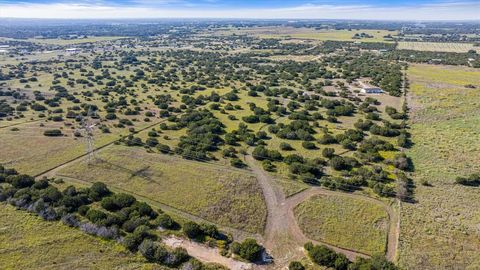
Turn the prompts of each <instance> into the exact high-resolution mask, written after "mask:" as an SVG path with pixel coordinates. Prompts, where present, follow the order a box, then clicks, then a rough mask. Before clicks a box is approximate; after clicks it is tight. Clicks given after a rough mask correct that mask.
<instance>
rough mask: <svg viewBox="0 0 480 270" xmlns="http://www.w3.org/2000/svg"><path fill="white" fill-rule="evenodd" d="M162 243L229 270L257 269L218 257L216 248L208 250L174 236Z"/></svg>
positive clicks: (203, 246)
mask: <svg viewBox="0 0 480 270" xmlns="http://www.w3.org/2000/svg"><path fill="white" fill-rule="evenodd" d="M163 243H165V244H166V245H167V246H169V247H172V248H176V247H182V248H184V249H186V250H187V252H188V254H190V255H191V256H193V257H195V258H197V259H199V260H200V261H202V262H206V263H218V264H221V265H224V266H226V267H228V268H229V269H231V270H247V269H259V268H257V267H255V266H254V265H253V264H251V263H244V262H240V261H237V260H234V259H232V258H227V257H224V256H222V255H220V252H219V250H218V249H217V248H210V247H207V246H205V245H202V244H199V243H195V242H193V241H189V240H185V239H181V238H178V237H175V236H170V237H168V238H165V239H163Z"/></svg>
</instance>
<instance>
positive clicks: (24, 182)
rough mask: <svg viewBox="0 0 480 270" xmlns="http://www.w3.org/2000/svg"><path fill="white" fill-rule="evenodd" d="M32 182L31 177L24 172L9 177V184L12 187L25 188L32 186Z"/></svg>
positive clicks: (33, 181)
mask: <svg viewBox="0 0 480 270" xmlns="http://www.w3.org/2000/svg"><path fill="white" fill-rule="evenodd" d="M34 183H35V180H34V179H33V177H31V176H29V175H26V174H20V175H15V176H12V177H11V184H12V186H13V187H14V188H26V187H30V186H32V185H33V184H34Z"/></svg>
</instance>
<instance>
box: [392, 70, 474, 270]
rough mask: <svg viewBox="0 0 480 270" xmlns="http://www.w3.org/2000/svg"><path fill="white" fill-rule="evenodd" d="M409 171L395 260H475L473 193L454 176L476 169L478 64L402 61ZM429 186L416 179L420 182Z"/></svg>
mask: <svg viewBox="0 0 480 270" xmlns="http://www.w3.org/2000/svg"><path fill="white" fill-rule="evenodd" d="M408 75H409V79H410V82H411V95H412V98H411V101H410V104H411V106H412V125H411V127H412V128H411V133H412V138H413V142H414V146H413V148H412V149H411V150H409V151H408V154H409V156H411V158H412V160H413V162H414V164H415V168H416V172H415V173H414V175H413V177H414V181H415V183H416V189H415V199H416V200H417V201H418V202H417V203H415V204H404V205H403V207H402V223H401V236H400V260H399V262H400V265H401V266H402V267H405V268H406V269H412V268H416V269H478V268H480V257H479V256H478V254H479V252H480V227H479V224H480V213H479V212H478V211H477V209H479V207H480V193H478V188H477V189H476V188H472V187H464V186H460V185H456V184H454V179H455V177H457V176H463V175H468V174H470V173H473V172H479V171H480V143H479V139H480V133H479V131H478V127H479V126H480V116H479V106H478V105H479V104H480V92H479V91H478V89H467V88H465V87H464V85H465V84H469V83H471V84H474V85H477V86H478V85H479V80H478V78H479V77H480V71H478V70H474V69H470V68H465V67H447V66H429V65H414V66H412V67H411V68H410V70H409V72H408ZM427 181H428V183H429V184H430V185H431V186H425V185H422V184H421V183H422V182H427Z"/></svg>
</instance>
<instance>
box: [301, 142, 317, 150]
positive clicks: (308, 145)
mask: <svg viewBox="0 0 480 270" xmlns="http://www.w3.org/2000/svg"><path fill="white" fill-rule="evenodd" d="M302 146H303V148H305V149H310V150H311V149H316V148H317V146H316V145H315V144H314V143H313V142H302Z"/></svg>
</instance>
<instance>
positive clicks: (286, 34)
mask: <svg viewBox="0 0 480 270" xmlns="http://www.w3.org/2000/svg"><path fill="white" fill-rule="evenodd" d="M219 33H221V34H225V35H231V34H234V33H235V34H247V35H254V36H258V37H260V38H280V39H283V38H295V39H312V40H334V41H356V40H358V41H362V42H386V41H385V40H384V38H383V37H384V36H386V35H388V34H390V35H392V36H393V35H395V34H396V32H395V31H387V30H369V29H358V30H357V29H352V30H351V31H348V30H326V29H322V30H315V29H313V28H293V27H253V28H247V29H241V30H238V29H226V30H221V31H220V32H219ZM356 33H358V34H360V33H365V34H369V35H371V36H373V38H362V39H353V38H352V37H353V36H354V35H355V34H356Z"/></svg>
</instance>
